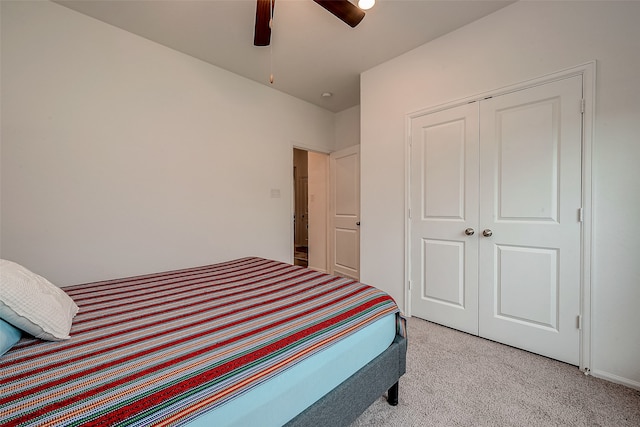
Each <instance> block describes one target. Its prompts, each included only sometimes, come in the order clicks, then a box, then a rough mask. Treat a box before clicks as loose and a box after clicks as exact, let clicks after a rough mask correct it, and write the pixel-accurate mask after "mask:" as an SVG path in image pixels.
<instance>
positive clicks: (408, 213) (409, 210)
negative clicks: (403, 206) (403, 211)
mask: <svg viewBox="0 0 640 427" xmlns="http://www.w3.org/2000/svg"><path fill="white" fill-rule="evenodd" d="M407 216H408V217H409V219H411V208H409V209H407Z"/></svg>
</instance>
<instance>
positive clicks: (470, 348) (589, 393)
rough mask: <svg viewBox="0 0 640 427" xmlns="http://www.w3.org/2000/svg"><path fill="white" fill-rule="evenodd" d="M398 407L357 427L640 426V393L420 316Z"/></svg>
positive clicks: (370, 414) (381, 404)
mask: <svg viewBox="0 0 640 427" xmlns="http://www.w3.org/2000/svg"><path fill="white" fill-rule="evenodd" d="M407 329H408V336H409V347H408V354H407V373H406V374H405V375H404V376H403V377H402V378H401V379H400V403H399V404H398V406H396V407H393V406H390V405H388V404H387V402H386V400H385V399H384V398H380V399H378V400H377V401H376V402H375V403H374V404H373V405H372V406H371V407H369V409H367V410H366V411H365V412H364V413H363V414H362V415H361V416H360V417H359V418H358V419H357V420H356V421H355V422H354V423H353V424H352V427H364V426H366V427H371V426H403V427H409V426H416V427H418V426H420V427H424V426H616V427H624V426H633V427H639V426H640V391H638V390H634V389H631V388H628V387H625V386H622V385H618V384H614V383H611V382H609V381H605V380H602V379H598V378H594V377H591V376H586V375H584V374H583V373H582V372H581V371H580V370H579V369H578V368H577V367H575V366H571V365H568V364H565V363H562V362H558V361H556V360H552V359H548V358H546V357H543V356H539V355H536V354H532V353H529V352H526V351H523V350H519V349H516V348H513V347H509V346H506V345H503V344H499V343H496V342H493V341H489V340H485V339H482V338H478V337H475V336H472V335H469V334H466V333H463V332H459V331H456V330H453V329H449V328H446V327H443V326H440V325H436V324H433V323H430V322H427V321H424V320H421V319H418V318H415V317H412V318H409V319H408V325H407Z"/></svg>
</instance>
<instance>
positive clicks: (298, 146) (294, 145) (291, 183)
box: [288, 142, 331, 273]
mask: <svg viewBox="0 0 640 427" xmlns="http://www.w3.org/2000/svg"><path fill="white" fill-rule="evenodd" d="M294 149H297V150H302V151H306V152H309V153H319V154H323V155H326V156H327V158H328V157H329V155H330V154H331V151H329V150H324V149H318V148H310V147H308V146H306V145H304V144H301V143H299V142H291V144H290V147H289V169H288V171H289V188H290V194H291V199H290V201H289V202H290V203H289V209H290V212H289V221H290V222H289V243H290V248H289V263H290V264H293V263H294V255H293V254H294V250H295V245H296V242H295V230H294V229H295V220H294V216H295V209H296V206H295V203H296V195H295V182H294V177H293V173H292V171H293V166H294V164H293V153H294V151H293V150H294ZM325 175H326V182H325V189H326V194H325V200H327V204H326V206H325V212H324V215H325V221H326V222H327V224H328V221H329V202H328V200H329V166H328V161H327V170H326V174H325ZM324 238H325V259H326V263H327V265H326V268H327V271H322V272H323V273H326V272H328V269H329V265H328V264H329V227H328V226H327V227H326V233H325V236H324Z"/></svg>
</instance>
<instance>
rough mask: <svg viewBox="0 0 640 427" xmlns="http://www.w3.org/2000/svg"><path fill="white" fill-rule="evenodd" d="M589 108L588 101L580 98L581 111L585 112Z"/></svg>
mask: <svg viewBox="0 0 640 427" xmlns="http://www.w3.org/2000/svg"><path fill="white" fill-rule="evenodd" d="M586 108H587V101H586V100H585V99H584V98H583V99H581V100H580V112H581V113H584V110H585V109H586Z"/></svg>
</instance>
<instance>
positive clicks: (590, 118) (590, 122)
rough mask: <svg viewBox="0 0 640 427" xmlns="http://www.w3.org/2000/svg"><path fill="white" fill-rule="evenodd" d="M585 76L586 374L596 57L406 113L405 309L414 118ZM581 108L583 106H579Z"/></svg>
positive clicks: (582, 320) (582, 323)
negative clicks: (552, 71)
mask: <svg viewBox="0 0 640 427" xmlns="http://www.w3.org/2000/svg"><path fill="white" fill-rule="evenodd" d="M577 75H580V76H582V99H583V104H582V112H583V114H582V234H581V236H582V242H581V243H582V248H581V261H582V266H581V267H582V269H581V283H580V317H579V330H580V344H579V345H580V362H579V369H580V370H581V371H583V372H584V373H585V374H589V373H590V372H591V368H590V366H591V275H592V271H591V270H592V266H591V257H592V249H593V248H592V240H591V239H592V234H593V219H592V215H593V199H592V185H593V184H592V162H593V159H592V156H593V132H594V129H593V128H594V117H595V93H596V91H595V84H596V61H595V60H594V61H590V62H586V63H584V64H581V65H577V66H575V67H571V68H567V69H564V70H560V71H557V72H554V73H551V74H547V75H544V76H541V77H538V78H535V79H531V80H526V81H523V82H520V83H516V84H513V85H509V86H504V87H502V88H497V89H494V90H491V91H488V92H483V93H480V94H477V95H472V96H469V97H466V98H462V99H458V100H454V101H451V102H447V103H444V104H439V105H435V106H432V107H427V108H424V109H420V110H418V111H414V112H411V113H408V114H406V115H405V147H404V149H405V153H404V154H405V159H404V160H405V168H404V170H405V188H404V199H405V213H406V215H405V219H404V233H405V235H404V240H405V257H404V283H405V291H404V312H405V313H406V314H407V315H408V316H411V292H410V286H411V283H410V277H411V267H412V266H411V262H410V260H411V221H410V219H411V211H410V206H411V204H410V203H411V200H410V189H411V180H410V176H411V121H412V120H413V119H414V118H417V117H420V116H423V115H426V114H431V113H435V112H438V111H442V110H445V109H449V108H452V107H456V106H459V105H463V104H467V103H470V102H475V101H480V100H482V99H485V98H488V97H492V96H499V95H504V94H506V93H510V92H515V91H518V90H522V89H527V88H530V87H533V86H538V85H541V84H544V83H548V82H551V81H555V80H561V79H565V78H567V77H572V76H577ZM576 108H580V106H576Z"/></svg>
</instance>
